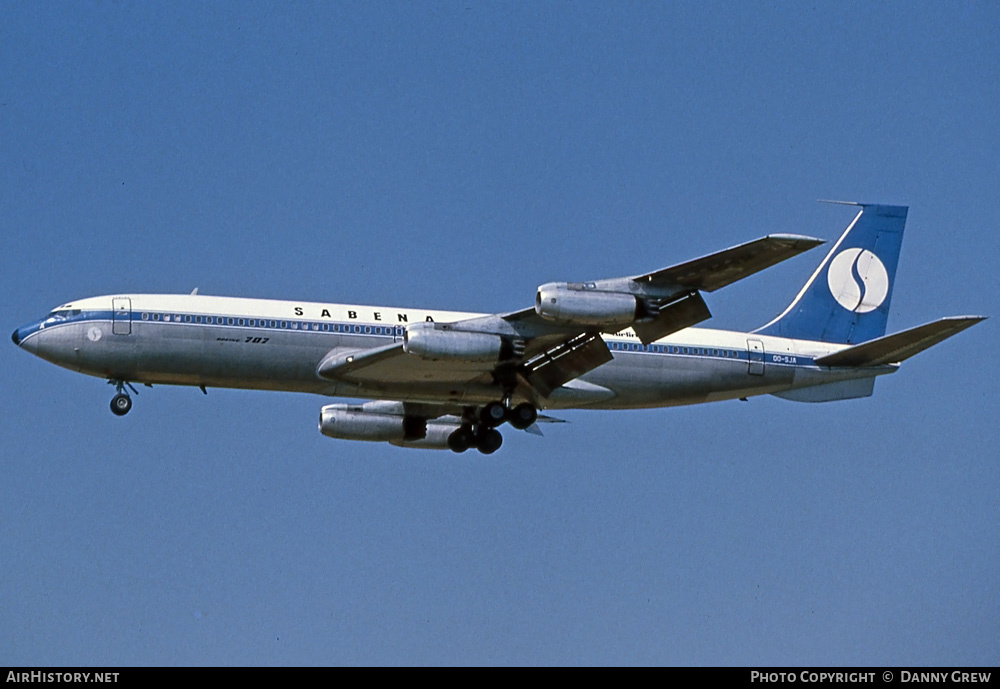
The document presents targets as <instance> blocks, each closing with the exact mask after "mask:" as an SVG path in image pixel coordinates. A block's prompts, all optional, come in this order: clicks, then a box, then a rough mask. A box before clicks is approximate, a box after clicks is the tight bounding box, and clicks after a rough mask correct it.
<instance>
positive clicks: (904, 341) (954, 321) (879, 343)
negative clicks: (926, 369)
mask: <svg viewBox="0 0 1000 689" xmlns="http://www.w3.org/2000/svg"><path fill="white" fill-rule="evenodd" d="M985 318H986V317H985V316H952V317H949V318H942V319H940V320H937V321H933V322H932V323H926V324H924V325H919V326H917V327H916V328H910V329H909V330H904V331H903V332H899V333H895V334H893V335H885V336H883V337H878V338H876V339H874V340H869V341H868V342H864V343H862V344H859V345H854V346H853V347H848V348H847V349H843V350H841V351H839V352H835V353H833V354H827V355H826V356H822V357H819V358H818V359H816V363H817V364H819V365H820V366H882V365H885V364H898V363H899V362H900V361H903V360H905V359H909V358H910V357H911V356H913V355H914V354H919V353H920V352H922V351H924V350H925V349H928V348H929V347H933V346H934V345H936V344H937V343H938V342H941V341H943V340H946V339H948V338H949V337H951V336H952V335H955V334H957V333H960V332H962V331H963V330H965V329H966V328H969V327H972V326H973V325H975V324H976V323H978V322H979V321H982V320H985Z"/></svg>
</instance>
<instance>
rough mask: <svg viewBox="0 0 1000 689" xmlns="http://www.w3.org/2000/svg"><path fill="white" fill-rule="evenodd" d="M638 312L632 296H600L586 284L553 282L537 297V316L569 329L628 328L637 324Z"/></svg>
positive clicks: (545, 286)
mask: <svg viewBox="0 0 1000 689" xmlns="http://www.w3.org/2000/svg"><path fill="white" fill-rule="evenodd" d="M638 309H639V302H638V301H637V300H636V298H635V297H634V296H633V295H631V294H623V293H621V292H597V291H594V290H590V289H587V288H586V287H585V286H584V285H582V284H581V285H577V284H568V283H565V282H550V283H548V284H545V285H542V286H541V287H539V288H538V292H537V293H536V294H535V313H537V314H538V315H539V316H541V317H542V318H544V319H546V320H549V321H554V322H556V323H565V324H568V325H601V326H610V327H614V326H618V327H625V326H628V325H630V324H631V323H632V322H634V321H635V319H636V316H637V311H638Z"/></svg>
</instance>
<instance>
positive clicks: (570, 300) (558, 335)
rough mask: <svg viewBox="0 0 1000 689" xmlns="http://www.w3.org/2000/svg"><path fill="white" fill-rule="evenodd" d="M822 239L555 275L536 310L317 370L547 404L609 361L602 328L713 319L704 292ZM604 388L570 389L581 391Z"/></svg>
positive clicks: (341, 357)
mask: <svg viewBox="0 0 1000 689" xmlns="http://www.w3.org/2000/svg"><path fill="white" fill-rule="evenodd" d="M822 243H823V242H822V240H819V239H813V238H811V237H802V236H798V235H771V236H768V237H764V238H762V239H758V240H755V241H752V242H748V243H746V244H741V245H740V246H736V247H733V248H730V249H726V250H724V251H720V252H717V253H714V254H710V255H708V256H703V257H702V258H698V259H695V260H693V261H687V262H685V263H681V264H678V265H675V266H671V267H668V268H663V269H661V270H657V271H654V272H652V273H645V274H642V275H636V276H633V277H624V278H612V279H607V280H598V281H594V282H586V283H549V284H546V285H542V286H541V287H539V288H538V291H537V293H536V297H535V307H534V308H528V309H522V310H520V311H515V312H512V313H506V314H494V315H490V316H482V317H477V318H472V319H468V320H463V321H457V322H454V323H414V324H411V325H410V326H408V327H407V330H406V337H405V338H404V341H403V342H398V343H393V344H387V345H384V346H381V347H377V348H374V349H367V350H348V349H334V350H332V351H331V352H329V353H328V354H327V355H326V356H325V357H324V359H323V360H322V362H320V364H319V367H318V369H317V373H318V374H319V375H320V376H321V377H323V378H326V379H328V380H337V381H341V382H344V383H350V384H353V385H356V386H358V387H359V389H360V388H369V389H371V388H379V389H381V390H382V391H383V392H385V393H391V392H392V391H393V390H394V389H398V388H400V387H405V388H409V389H412V387H413V386H414V385H420V386H423V387H424V388H425V389H436V390H437V391H438V392H444V393H445V394H446V395H447V396H449V397H452V398H454V399H464V398H469V399H471V398H484V397H485V398H486V399H489V398H491V397H492V398H498V397H501V396H513V395H520V396H522V397H524V398H525V399H528V400H531V401H534V402H535V403H536V406H543V404H542V401H543V400H544V399H546V398H548V397H550V396H551V395H552V394H553V392H554V391H556V390H557V389H559V388H561V387H562V386H564V385H565V384H567V383H569V382H570V381H572V380H574V379H575V378H578V377H580V376H582V375H583V374H585V373H587V372H588V371H591V370H593V369H595V368H597V367H598V366H601V365H602V364H604V363H606V362H608V361H610V360H611V359H612V355H611V352H610V351H609V350H608V347H607V345H606V344H605V342H604V340H603V338H602V337H601V334H602V333H616V332H619V331H622V330H625V329H628V328H631V329H632V330H633V331H634V332H635V334H636V335H637V336H638V337H639V339H640V340H642V342H643V343H649V342H652V341H654V340H657V339H659V338H661V337H664V336H666V335H669V334H670V333H673V332H676V331H678V330H682V329H683V328H687V327H689V326H691V325H694V324H696V323H700V322H701V321H704V320H706V319H708V318H710V317H711V313H710V312H709V310H708V307H707V306H706V304H705V301H704V299H703V298H702V297H701V294H700V292H701V291H709V292H710V291H713V290H716V289H719V288H720V287H723V286H725V285H728V284H731V283H732V282H735V281H736V280H740V279H742V278H744V277H747V276H749V275H752V274H754V273H756V272H758V271H760V270H763V269H764V268H767V267H769V266H772V265H774V264H776V263H778V262H780V261H783V260H785V259H787V258H791V257H792V256H795V255H797V254H799V253H802V252H803V251H806V250H808V249H811V248H813V247H815V246H818V245H819V244H822ZM594 387H595V388H596V387H597V386H594ZM498 391H500V392H499V393H498ZM608 392H609V391H606V390H604V389H603V388H601V389H599V390H597V389H595V390H586V391H581V390H574V394H577V395H581V394H592V395H595V396H599V395H604V394H606V393H608Z"/></svg>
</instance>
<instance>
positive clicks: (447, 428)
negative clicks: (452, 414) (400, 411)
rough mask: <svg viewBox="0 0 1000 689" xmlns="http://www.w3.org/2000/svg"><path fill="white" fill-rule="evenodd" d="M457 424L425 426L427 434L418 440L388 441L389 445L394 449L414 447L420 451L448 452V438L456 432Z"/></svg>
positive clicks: (431, 424) (435, 423) (433, 423)
mask: <svg viewBox="0 0 1000 689" xmlns="http://www.w3.org/2000/svg"><path fill="white" fill-rule="evenodd" d="M459 426H460V424H459V423H438V422H433V421H432V422H431V423H428V424H427V434H426V435H425V436H424V437H423V438H420V439H419V440H390V441H389V444H390V445H395V446H396V447H415V448H419V449H421V450H449V449H451V446H450V445H448V437H449V436H450V435H451V434H452V433H454V432H455V431H457V430H458V428H459Z"/></svg>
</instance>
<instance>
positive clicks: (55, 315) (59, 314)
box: [45, 308, 80, 321]
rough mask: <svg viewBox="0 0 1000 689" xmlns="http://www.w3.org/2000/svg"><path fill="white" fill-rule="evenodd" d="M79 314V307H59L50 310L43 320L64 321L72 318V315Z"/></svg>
mask: <svg viewBox="0 0 1000 689" xmlns="http://www.w3.org/2000/svg"><path fill="white" fill-rule="evenodd" d="M79 315H80V309H61V308H60V309H56V310H55V311H52V312H51V313H49V315H48V316H46V317H45V320H47V321H64V320H66V319H67V318H72V317H73V316H79Z"/></svg>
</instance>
